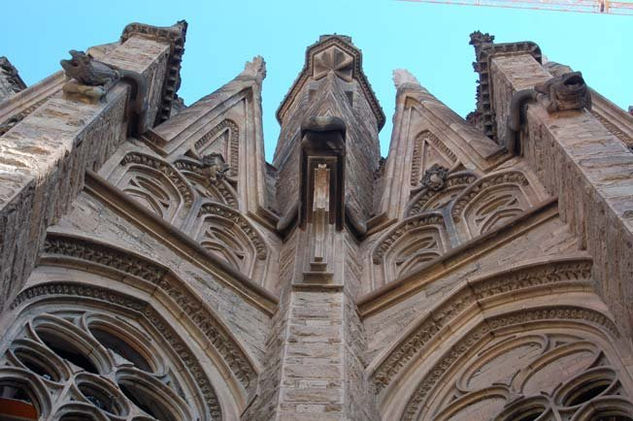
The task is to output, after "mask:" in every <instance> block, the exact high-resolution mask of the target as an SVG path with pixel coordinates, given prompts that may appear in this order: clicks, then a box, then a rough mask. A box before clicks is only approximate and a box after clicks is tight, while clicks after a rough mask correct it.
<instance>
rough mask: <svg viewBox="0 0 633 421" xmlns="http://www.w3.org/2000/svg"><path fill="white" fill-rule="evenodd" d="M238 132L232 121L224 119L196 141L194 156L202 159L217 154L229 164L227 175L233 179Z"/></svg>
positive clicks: (237, 162)
mask: <svg viewBox="0 0 633 421" xmlns="http://www.w3.org/2000/svg"><path fill="white" fill-rule="evenodd" d="M239 138H240V131H239V128H238V127H237V124H235V122H234V121H233V120H229V119H225V120H222V121H221V122H220V123H218V124H217V125H216V126H214V127H213V128H211V130H209V131H208V132H207V133H206V134H204V136H202V137H201V138H200V139H198V140H197V141H196V142H195V144H194V147H193V150H194V152H195V153H196V155H198V156H200V157H202V156H205V155H208V154H210V153H219V154H221V155H222V158H224V161H225V162H226V163H227V164H229V168H230V171H229V175H230V176H232V177H235V176H236V175H237V171H238V166H239Z"/></svg>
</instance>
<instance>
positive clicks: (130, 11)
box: [0, 0, 633, 160]
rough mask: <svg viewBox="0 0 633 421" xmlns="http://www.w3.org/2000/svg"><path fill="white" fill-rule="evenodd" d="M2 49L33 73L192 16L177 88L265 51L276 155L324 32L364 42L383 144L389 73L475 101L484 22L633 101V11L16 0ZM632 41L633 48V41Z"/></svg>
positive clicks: (382, 1)
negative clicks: (71, 54) (133, 27)
mask: <svg viewBox="0 0 633 421" xmlns="http://www.w3.org/2000/svg"><path fill="white" fill-rule="evenodd" d="M3 10H4V12H5V13H4V16H5V17H8V18H5V19H4V22H3V35H2V36H1V37H0V55H6V56H7V57H8V58H9V59H10V60H11V61H12V63H13V64H14V65H15V66H17V67H18V69H19V70H20V74H21V76H22V78H23V79H24V80H25V82H26V83H27V84H32V83H35V82H37V81H38V80H40V79H42V78H43V77H45V76H46V75H48V74H50V73H53V72H55V71H57V70H59V69H60V66H59V60H60V59H62V58H66V56H67V51H68V50H70V49H79V50H81V49H86V48H88V47H90V46H91V45H97V44H103V43H106V42H112V41H115V40H117V39H118V37H119V36H120V34H121V31H122V29H123V28H124V26H125V25H126V24H127V23H129V22H133V21H140V22H144V23H150V24H154V25H161V26H162V25H171V24H173V23H174V22H176V21H177V20H179V19H186V20H187V21H188V22H189V31H188V34H187V44H186V52H185V56H184V60H183V69H182V77H183V82H182V86H181V88H180V91H179V94H180V96H182V97H183V98H184V99H185V102H186V103H187V104H191V103H192V102H194V101H196V100H197V99H198V98H200V97H202V96H204V95H206V94H208V93H210V92H212V91H214V90H215V89H217V88H219V87H220V86H221V85H222V84H224V83H226V82H227V81H229V80H230V79H232V78H233V77H235V75H237V74H238V73H239V72H240V71H241V70H242V68H243V65H244V62H245V61H247V60H250V59H251V58H252V57H253V56H255V55H262V56H263V57H264V58H265V59H266V62H267V70H268V76H267V78H266V80H265V81H264V87H263V111H264V137H265V143H266V154H267V158H268V160H271V158H272V152H273V151H274V145H275V144H276V142H277V136H278V134H279V127H278V124H277V121H276V119H275V116H274V114H275V111H276V110H277V107H278V106H279V103H280V102H281V100H282V99H283V97H284V95H285V94H286V92H287V90H288V89H289V88H290V86H291V84H292V82H293V81H294V80H295V78H296V77H297V74H298V72H299V71H300V70H301V67H302V65H303V60H304V52H305V48H306V47H307V46H308V45H310V44H312V43H314V42H315V41H316V40H317V39H318V37H319V35H320V34H326V33H339V34H346V35H350V36H352V38H353V41H354V43H355V44H356V46H358V47H359V48H361V49H362V50H363V54H364V57H363V63H364V70H365V73H366V75H367V77H368V79H369V81H370V83H371V84H372V87H373V89H374V91H375V92H376V95H377V97H378V99H379V101H380V102H381V105H382V107H383V109H384V111H385V114H386V115H387V124H386V125H385V127H384V128H383V130H382V132H381V134H380V139H381V148H382V151H383V155H385V154H386V152H387V150H388V143H389V139H390V136H391V115H392V114H393V110H394V102H395V89H394V87H393V83H392V80H391V72H392V70H393V69H395V68H401V67H402V68H407V69H409V70H410V71H411V72H412V73H413V74H414V75H415V76H416V77H417V78H418V80H419V81H420V82H421V83H422V85H423V86H425V87H426V88H427V89H429V91H431V93H433V94H434V95H435V96H437V97H438V98H439V99H440V100H442V101H444V102H445V103H446V104H447V105H449V106H450V107H452V108H453V109H454V110H455V111H456V112H457V113H459V114H460V115H462V116H465V115H466V114H467V113H468V112H469V111H471V110H472V109H473V108H474V104H475V86H476V85H475V81H476V74H475V73H474V72H473V70H472V66H471V62H472V61H473V58H474V54H473V50H472V47H471V46H470V45H468V40H469V38H468V35H469V34H470V33H471V32H472V31H474V30H476V29H479V30H481V31H483V32H490V33H492V34H494V35H495V36H496V41H497V42H511V41H522V40H531V41H535V42H537V43H538V44H539V45H540V47H541V49H542V51H543V53H544V54H545V55H546V56H547V57H548V58H549V59H550V60H552V61H557V62H560V63H564V64H567V65H570V66H571V67H572V68H574V69H575V70H580V71H582V72H583V75H584V77H585V80H586V81H587V83H588V84H589V85H591V86H592V87H593V88H595V89H597V90H598V91H600V92H601V93H602V94H603V95H605V96H606V97H608V98H610V99H611V100H612V101H614V102H615V103H616V104H617V105H619V106H620V107H623V108H626V107H628V105H633V85H632V84H631V83H630V80H629V79H626V81H625V75H627V76H628V75H630V74H631V73H632V70H633V54H631V41H632V40H633V17H631V16H628V17H627V16H615V15H595V14H577V13H560V12H546V11H527V10H516V9H495V8H483V7H467V6H451V5H437V4H423V3H412V2H403V1H397V0H375V1H369V0H365V1H361V0H338V1H333V0H320V1H296V0H295V1H261V0H260V1H251V0H242V1H209V0H207V1H202V0H201V1H186V0H172V1H165V0H151V1H135V0H127V1H122V0H107V1H99V2H97V1H88V0H84V1H68V0H57V1H49V0H40V1H29V0H21V1H15V2H13V1H7V2H6V4H5V5H3ZM627 44H628V45H627ZM627 47H628V48H627Z"/></svg>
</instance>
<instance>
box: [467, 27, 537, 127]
mask: <svg viewBox="0 0 633 421" xmlns="http://www.w3.org/2000/svg"><path fill="white" fill-rule="evenodd" d="M493 41H494V35H490V34H487V33H481V32H480V31H476V32H473V33H472V34H471V35H470V44H471V45H472V46H473V47H474V48H475V59H476V61H475V62H474V63H473V69H474V70H475V72H477V73H478V74H479V80H478V81H477V83H478V86H477V109H476V110H475V116H476V118H477V127H479V128H481V129H482V130H483V132H484V134H485V135H486V136H488V137H490V138H491V139H496V138H497V127H496V125H495V123H494V121H495V111H494V104H493V103H492V95H491V93H492V88H491V77H490V61H491V60H492V58H493V57H497V56H504V55H515V54H530V55H532V57H534V59H535V60H536V61H538V62H539V63H541V62H542V54H541V49H540V48H539V46H538V45H537V44H535V43H534V42H531V41H522V42H511V43H501V44H495V43H494V42H493Z"/></svg>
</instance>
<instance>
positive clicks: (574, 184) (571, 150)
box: [492, 55, 633, 337]
mask: <svg viewBox="0 0 633 421" xmlns="http://www.w3.org/2000/svg"><path fill="white" fill-rule="evenodd" d="M492 70H493V85H494V93H495V94H494V96H495V103H496V104H498V105H497V110H498V111H497V112H498V116H497V124H498V125H499V126H500V127H502V126H503V121H504V120H503V113H499V110H502V109H507V107H508V106H507V104H508V103H509V101H510V96H511V94H512V93H513V92H515V91H517V90H519V89H523V88H529V87H531V86H533V85H534V84H535V83H537V82H542V81H544V80H547V79H549V78H550V75H549V73H547V72H546V71H545V70H544V69H542V68H541V66H540V65H538V63H537V62H536V61H535V60H534V59H533V58H532V57H531V56H529V55H519V56H509V57H499V58H494V59H493V66H492ZM521 144H522V147H523V151H524V154H525V157H526V159H527V160H528V162H529V163H530V165H532V166H533V168H534V170H535V171H536V173H537V175H538V176H539V178H540V179H541V180H542V181H543V183H544V185H545V186H546V188H547V189H548V190H549V191H550V192H551V194H553V195H557V196H558V197H559V208H560V214H561V219H562V220H563V221H564V222H566V223H568V224H569V226H570V228H571V230H572V232H573V233H575V234H576V235H578V236H579V238H580V241H581V245H582V246H583V247H586V248H587V250H588V251H589V253H590V254H591V255H592V256H593V258H594V259H595V263H596V264H595V279H596V281H597V284H596V290H597V291H598V292H599V294H600V295H601V296H602V297H603V299H604V300H605V301H606V303H607V304H608V305H609V307H610V309H611V311H612V312H613V313H614V315H615V316H616V320H617V321H618V323H619V327H620V328H621V329H622V331H623V332H624V333H625V334H626V335H627V336H629V337H631V335H632V334H633V330H632V329H633V327H632V326H633V323H632V322H633V310H632V309H631V306H630V302H631V300H632V299H633V284H632V283H631V273H633V263H632V262H633V252H632V250H633V248H632V244H633V217H632V215H633V189H632V188H631V186H632V185H633V184H632V182H633V177H632V176H631V169H632V168H633V154H631V152H630V151H629V150H628V149H627V147H626V146H625V144H623V143H622V142H621V141H620V140H619V139H618V138H616V137H615V136H614V135H613V134H611V133H610V132H609V131H608V130H607V129H606V128H605V127H604V126H603V125H602V124H601V123H600V121H598V120H597V119H596V118H595V117H594V116H593V115H592V114H591V113H590V112H588V111H586V110H579V111H566V112H558V113H553V114H549V113H548V112H547V111H546V110H545V109H544V108H543V107H542V106H541V105H539V104H534V105H530V106H529V108H528V112H527V134H524V135H523V136H522V139H521Z"/></svg>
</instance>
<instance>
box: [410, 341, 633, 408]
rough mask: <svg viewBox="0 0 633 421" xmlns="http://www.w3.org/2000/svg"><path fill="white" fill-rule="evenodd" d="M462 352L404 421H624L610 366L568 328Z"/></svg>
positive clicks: (622, 393) (620, 387)
mask: <svg viewBox="0 0 633 421" xmlns="http://www.w3.org/2000/svg"><path fill="white" fill-rule="evenodd" d="M578 333H580V332H578ZM468 354H469V355H468V356H467V357H466V358H465V359H464V360H463V363H462V364H460V367H459V369H458V370H456V371H453V373H454V374H453V375H452V376H451V378H452V380H451V381H446V382H445V383H444V382H443V383H442V385H441V386H440V388H439V389H438V390H437V393H436V394H434V395H433V397H432V398H431V399H429V400H427V402H426V405H425V408H424V409H423V410H422V411H421V413H420V414H419V415H418V416H417V417H416V418H410V416H405V417H404V419H417V420H434V421H448V420H451V421H462V420H463V421H469V420H494V421H549V420H566V421H578V420H586V421H589V420H591V421H611V420H617V421H623V420H630V419H631V418H630V415H631V414H632V413H633V412H632V411H633V404H631V401H630V399H629V396H630V395H629V394H628V393H627V392H628V391H627V390H626V388H625V387H624V384H623V379H622V378H621V377H620V374H619V373H621V370H619V367H618V365H617V364H615V361H612V360H611V359H610V358H609V357H607V355H606V354H605V352H604V350H603V349H601V347H600V346H599V345H598V344H597V343H596V342H594V341H591V340H587V339H586V338H583V337H582V336H580V335H576V334H574V332H573V331H570V333H559V332H545V331H543V332H536V331H532V332H530V331H527V332H524V333H518V334H517V333H509V334H501V335H499V336H498V337H497V338H495V339H493V340H491V341H490V342H488V343H487V344H486V345H485V346H483V347H481V348H478V349H473V350H471V352H469V353H468ZM408 415H410V414H408Z"/></svg>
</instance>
